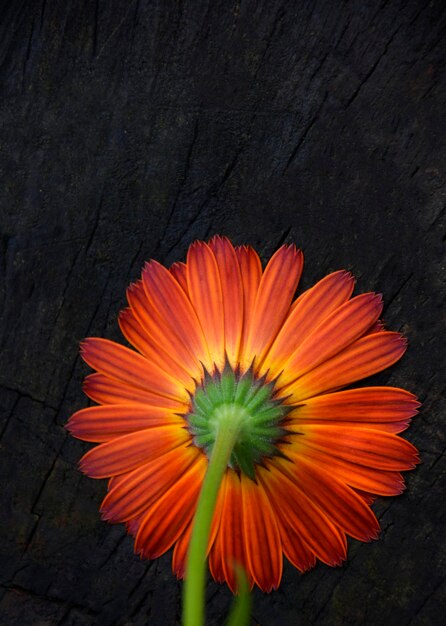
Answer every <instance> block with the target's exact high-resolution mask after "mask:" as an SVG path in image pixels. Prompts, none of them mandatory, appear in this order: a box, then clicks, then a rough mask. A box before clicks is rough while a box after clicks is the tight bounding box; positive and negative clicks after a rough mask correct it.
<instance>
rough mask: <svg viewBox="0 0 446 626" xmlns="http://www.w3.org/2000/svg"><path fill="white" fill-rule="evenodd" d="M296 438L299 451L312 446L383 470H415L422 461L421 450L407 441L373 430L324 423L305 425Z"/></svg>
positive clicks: (352, 461) (359, 463)
mask: <svg viewBox="0 0 446 626" xmlns="http://www.w3.org/2000/svg"><path fill="white" fill-rule="evenodd" d="M299 429H300V434H299V436H297V437H296V439H295V443H293V446H295V448H296V450H297V449H300V448H301V447H311V448H316V449H318V450H322V451H323V452H328V453H329V454H331V455H333V456H337V457H339V458H341V459H344V460H346V461H349V462H350V463H355V464H357V465H365V466H366V467H374V468H376V469H379V470H386V471H397V472H398V471H401V470H408V469H413V468H414V467H415V466H416V464H417V463H418V462H419V456H418V451H417V449H416V448H415V447H414V446H413V445H412V444H411V443H409V442H408V441H406V440H405V439H402V438H401V437H397V436H396V435H393V434H391V433H386V432H381V431H379V430H375V429H373V430H372V429H370V428H361V427H358V428H349V427H348V426H346V427H345V426H338V427H336V428H326V427H325V426H323V425H320V424H302V425H301V426H300V427H299Z"/></svg>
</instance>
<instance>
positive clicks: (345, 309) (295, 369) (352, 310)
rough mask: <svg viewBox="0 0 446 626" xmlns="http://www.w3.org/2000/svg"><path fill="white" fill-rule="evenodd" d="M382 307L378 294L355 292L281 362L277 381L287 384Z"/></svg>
mask: <svg viewBox="0 0 446 626" xmlns="http://www.w3.org/2000/svg"><path fill="white" fill-rule="evenodd" d="M381 311H382V298H381V296H380V295H376V294H373V293H365V294H362V295H360V296H356V298H353V299H352V300H349V301H348V302H346V303H345V304H343V305H341V306H340V307H339V308H337V309H336V310H335V311H333V312H332V313H331V314H330V315H329V316H328V317H327V318H325V320H324V321H323V322H321V323H320V324H319V326H317V327H316V328H315V329H314V331H313V332H312V333H311V334H310V335H309V336H308V337H307V338H306V339H305V340H304V341H303V342H302V343H301V345H300V346H299V347H298V349H297V350H296V351H295V352H294V353H293V354H292V355H291V356H290V358H289V359H288V360H287V361H286V362H285V365H284V366H283V370H284V371H283V373H282V375H281V378H280V383H281V384H283V385H286V384H288V383H289V382H291V381H292V380H295V379H296V378H298V377H299V376H302V375H303V374H305V372H308V371H310V370H311V369H313V368H314V367H317V366H318V365H320V364H321V363H323V362H324V361H326V360H328V359H329V358H331V357H332V356H334V355H335V354H338V352H340V351H341V350H343V349H345V348H346V347H347V346H349V345H350V344H351V343H353V342H354V341H355V340H356V339H359V337H361V336H362V335H363V334H364V333H365V332H366V330H367V329H368V328H370V326H372V324H374V322H376V320H377V319H378V317H379V316H380V314H381Z"/></svg>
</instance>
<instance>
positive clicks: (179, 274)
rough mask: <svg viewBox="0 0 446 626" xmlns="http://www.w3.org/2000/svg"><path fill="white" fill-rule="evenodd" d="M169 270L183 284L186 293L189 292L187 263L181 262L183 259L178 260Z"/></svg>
mask: <svg viewBox="0 0 446 626" xmlns="http://www.w3.org/2000/svg"><path fill="white" fill-rule="evenodd" d="M169 272H170V273H171V274H172V276H173V277H174V278H175V280H176V281H177V283H178V284H179V285H181V287H182V288H183V290H184V293H186V294H187V269H186V263H181V261H177V262H176V263H174V264H173V265H171V266H170V268H169Z"/></svg>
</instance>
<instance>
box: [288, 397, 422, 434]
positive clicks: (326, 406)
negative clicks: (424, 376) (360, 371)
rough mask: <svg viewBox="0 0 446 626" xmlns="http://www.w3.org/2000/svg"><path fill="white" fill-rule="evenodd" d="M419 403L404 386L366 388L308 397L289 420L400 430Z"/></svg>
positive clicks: (406, 423)
mask: <svg viewBox="0 0 446 626" xmlns="http://www.w3.org/2000/svg"><path fill="white" fill-rule="evenodd" d="M419 406H420V403H419V402H418V401H417V399H416V397H415V396H414V395H412V394H411V393H409V392H408V391H405V390H404V389H396V388H393V387H363V388H361V389H348V390H346V391H338V392H337V393H330V394H325V395H322V396H316V397H314V398H309V399H308V400H305V401H304V402H303V403H302V404H300V405H299V406H298V407H297V408H296V409H295V410H294V411H293V412H292V414H291V415H292V418H291V419H290V425H291V427H292V428H296V429H298V428H299V425H300V424H301V423H306V424H324V425H326V426H338V425H342V424H343V423H345V422H348V424H349V427H354V426H355V425H356V426H361V425H362V426H365V427H366V428H378V429H381V430H387V431H388V432H394V433H398V432H401V431H402V430H404V429H405V428H407V426H408V424H409V421H410V418H411V417H413V416H414V415H415V414H416V413H417V409H418V407H419Z"/></svg>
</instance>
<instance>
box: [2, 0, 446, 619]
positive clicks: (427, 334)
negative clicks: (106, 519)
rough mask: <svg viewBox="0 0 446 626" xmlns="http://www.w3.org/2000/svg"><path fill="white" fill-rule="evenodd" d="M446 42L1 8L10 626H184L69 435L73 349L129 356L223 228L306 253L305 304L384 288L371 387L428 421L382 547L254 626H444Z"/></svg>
mask: <svg viewBox="0 0 446 626" xmlns="http://www.w3.org/2000/svg"><path fill="white" fill-rule="evenodd" d="M445 35H446V10H445V4H444V2H443V1H442V0H432V1H430V2H428V1H427V0H419V1H418V0H409V1H405V2H396V1H393V0H389V1H387V2H386V1H383V2H367V3H363V2H341V1H339V2H337V1H336V2H335V1H330V0H320V1H318V2H267V1H258V2H234V1H225V2H223V1H214V2H213V1H209V2H200V1H198V0H196V1H195V0H190V1H187V2H186V1H184V0H183V1H181V2H180V1H179V2H167V1H164V0H162V1H161V0H160V1H159V2H148V1H146V0H134V1H129V2H120V1H119V0H113V1H112V0H110V1H109V2H106V1H105V0H96V2H89V1H88V0H84V1H80V0H79V1H76V2H74V1H71V2H62V1H60V2H58V1H56V0H36V1H23V0H22V1H20V0H15V2H3V3H2V8H1V38H0V63H1V65H0V80H1V94H2V97H1V101H0V111H1V118H0V119H1V126H2V128H1V137H0V168H1V187H0V202H1V209H0V210H1V214H0V215H1V240H0V244H1V254H0V285H1V297H2V306H1V310H0V315H1V328H0V337H1V344H0V345H1V350H0V387H1V389H0V394H1V395H0V407H1V412H0V419H1V421H0V428H1V431H0V432H1V441H0V443H1V455H0V464H1V484H2V501H3V503H2V505H1V508H0V528H1V537H2V539H1V543H0V550H1V578H2V587H1V600H0V623H2V624H12V625H16V624H20V625H23V624H25V625H26V624H45V625H46V624H48V625H53V624H61V625H62V624H63V625H75V624H76V625H84V624H85V625H89V624H101V625H102V624H105V625H107V624H110V625H111V624H120V625H124V624H126V625H133V624H134V625H139V624H145V623H150V624H154V625H155V626H156V625H158V624H161V625H164V624H165V625H166V626H167V625H169V624H177V623H178V620H179V615H180V590H181V585H180V583H178V582H177V581H176V580H175V579H174V577H173V576H172V574H171V571H170V559H171V555H170V554H168V555H166V556H165V557H163V558H161V559H159V560H157V561H155V562H142V561H140V560H139V558H137V557H135V556H134V555H133V550H132V541H131V540H130V539H129V538H128V537H126V535H125V533H124V530H123V528H122V527H121V526H116V527H114V526H108V525H107V524H105V523H103V522H101V521H100V519H99V514H98V507H99V503H100V501H101V497H102V496H103V494H104V492H105V484H104V483H103V482H101V481H94V480H90V479H87V478H84V477H82V476H81V474H80V473H79V472H78V470H77V468H76V464H77V461H78V459H79V458H80V456H81V455H82V453H83V452H84V451H86V450H87V449H88V447H89V446H88V445H87V444H83V443H81V442H78V441H75V440H74V439H72V438H70V437H68V436H67V434H66V432H65V431H64V428H63V425H64V424H65V423H66V420H67V418H68V416H69V415H70V414H71V413H72V412H73V411H74V410H76V409H79V408H81V407H84V406H86V405H87V401H86V398H85V397H84V396H83V394H82V391H81V380H82V378H83V377H84V376H85V374H86V373H87V368H86V367H85V366H84V365H83V364H82V363H81V360H80V358H79V356H78V344H79V341H80V340H81V339H82V338H83V337H85V336H88V335H99V336H103V337H108V338H112V339H119V338H120V335H119V331H118V327H117V314H118V312H119V310H120V309H121V308H122V307H123V306H124V304H125V288H126V286H127V285H128V283H129V282H130V281H131V280H134V279H135V278H137V277H138V275H139V272H140V268H141V266H142V264H143V262H144V261H145V260H146V259H149V258H152V257H154V258H156V259H158V260H159V261H161V262H162V263H166V264H170V263H171V262H173V261H175V260H179V259H183V258H184V255H185V252H186V250H187V247H188V245H189V244H190V243H191V242H192V241H193V240H194V239H195V238H208V237H209V236H211V235H212V234H214V233H222V234H226V235H229V236H230V237H231V238H232V239H233V241H234V242H236V243H250V244H253V245H254V246H256V247H257V249H258V250H259V251H260V253H261V255H262V257H263V259H264V260H266V259H267V258H268V256H269V255H270V254H271V253H272V252H273V251H274V250H275V249H276V248H277V246H279V245H280V244H281V243H282V242H284V241H287V242H295V243H296V244H297V245H298V246H300V247H301V248H302V249H303V250H304V253H305V258H306V269H305V271H304V278H303V286H304V287H306V286H309V285H311V284H312V283H313V282H314V281H315V280H317V279H319V278H320V277H322V276H324V275H325V274H326V273H328V272H329V271H332V270H335V269H339V268H346V269H349V270H351V271H352V272H353V273H354V274H355V275H356V276H357V278H358V283H357V289H358V291H359V292H361V291H367V290H376V291H382V292H383V294H384V299H385V304H386V307H385V313H384V318H385V321H386V323H387V325H388V327H389V328H391V329H395V330H401V331H403V332H404V333H405V334H406V335H407V336H408V338H409V342H410V346H409V351H408V353H407V354H406V356H405V357H404V358H403V360H402V361H401V362H400V363H399V364H397V365H396V366H394V367H393V368H392V369H391V370H390V371H388V372H384V373H382V374H381V375H378V376H376V377H375V378H374V382H379V383H383V384H391V385H396V386H403V387H405V388H408V389H410V390H412V391H413V392H415V393H417V394H418V395H419V396H420V398H421V399H422V400H423V402H424V406H423V409H422V412H421V413H420V415H419V416H418V417H417V418H416V419H415V420H414V423H413V425H412V427H411V428H410V430H409V431H408V432H407V435H405V436H407V437H408V438H409V439H410V440H411V441H413V442H414V443H415V444H416V445H417V446H418V447H419V449H420V451H421V455H422V461H423V463H422V465H420V467H419V468H418V469H417V470H416V471H415V472H412V473H410V474H409V475H408V476H407V483H408V488H407V492H406V493H405V494H404V495H403V496H401V497H398V498H391V499H384V498H381V499H379V500H378V501H377V503H376V505H374V509H375V511H376V513H377V515H378V516H379V518H380V520H381V524H382V529H383V530H382V533H381V537H380V539H379V541H376V542H374V543H372V544H360V543H358V542H356V541H351V542H350V546H349V558H348V561H347V562H346V564H345V565H344V566H343V567H341V568H336V569H330V568H328V567H326V566H324V565H318V566H317V567H316V569H314V570H313V571H311V572H309V573H307V574H305V575H304V576H301V575H300V574H299V573H298V572H297V571H296V570H295V569H294V568H292V567H291V566H289V565H286V566H285V570H284V576H283V583H282V585H281V587H280V589H279V591H277V592H275V593H272V594H270V595H262V594H260V593H257V592H256V593H255V599H254V612H253V619H254V623H256V624H260V625H261V626H268V625H279V624H280V625H281V626H295V625H296V624H297V625H298V624H302V625H311V624H314V625H316V624H317V625H329V626H337V625H344V624H353V625H355V624H366V625H373V626H374V625H377V624H378V625H380V624H386V625H390V626H392V625H398V626H401V625H402V626H405V625H407V626H409V624H410V625H411V626H427V625H437V624H441V623H444V622H443V620H444V615H445V611H446V599H445V597H446V591H445V585H446V583H445V557H446V549H445V531H446V528H445V521H446V517H445V506H444V486H445V481H444V478H445V470H446V455H445V450H446V442H445V394H444V389H445V367H444V356H445V351H444V332H445V326H444V311H445V308H444V307H445V281H446V276H445V264H446V261H445V254H444V242H445V202H446V168H445V165H446V155H445V146H446V142H445V138H446V132H445V124H446V120H445V115H444V114H445V104H446V83H445V74H444V71H445V65H444V60H445V59H444V57H445ZM208 592H209V605H208V606H209V611H208V614H209V624H215V625H217V624H222V623H223V616H225V615H226V613H227V608H228V604H229V602H230V594H229V593H228V591H227V590H226V589H225V588H224V587H222V586H219V585H216V584H214V583H209V588H208Z"/></svg>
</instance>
